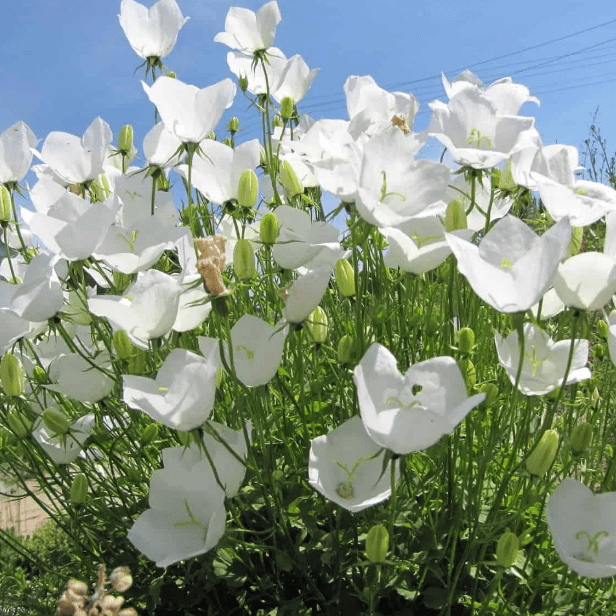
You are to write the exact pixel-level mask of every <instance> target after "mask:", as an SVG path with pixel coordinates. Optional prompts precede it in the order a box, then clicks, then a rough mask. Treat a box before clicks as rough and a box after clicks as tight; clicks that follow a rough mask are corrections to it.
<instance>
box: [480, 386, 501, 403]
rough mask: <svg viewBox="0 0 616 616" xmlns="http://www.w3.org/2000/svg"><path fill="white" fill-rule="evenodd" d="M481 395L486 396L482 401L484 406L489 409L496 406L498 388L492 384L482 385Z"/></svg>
mask: <svg viewBox="0 0 616 616" xmlns="http://www.w3.org/2000/svg"><path fill="white" fill-rule="evenodd" d="M481 393H484V394H485V395H486V398H485V400H484V401H483V404H484V406H486V407H490V406H494V405H495V404H496V402H497V400H498V394H499V391H498V387H497V386H496V385H495V384H494V383H484V384H483V385H482V386H481Z"/></svg>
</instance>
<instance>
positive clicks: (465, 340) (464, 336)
mask: <svg viewBox="0 0 616 616" xmlns="http://www.w3.org/2000/svg"><path fill="white" fill-rule="evenodd" d="M456 337H457V339H458V349H460V351H462V353H470V352H471V350H472V348H473V346H474V345H475V332H474V331H473V330H472V329H471V328H470V327H462V328H461V329H459V330H458V333H457V335H456Z"/></svg>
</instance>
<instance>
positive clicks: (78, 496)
mask: <svg viewBox="0 0 616 616" xmlns="http://www.w3.org/2000/svg"><path fill="white" fill-rule="evenodd" d="M87 498H88V480H87V478H86V476H85V475H84V474H83V473H78V474H77V475H75V478H74V479H73V483H72V484H71V503H73V505H83V503H85V502H86V499H87Z"/></svg>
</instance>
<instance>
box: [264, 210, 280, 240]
mask: <svg viewBox="0 0 616 616" xmlns="http://www.w3.org/2000/svg"><path fill="white" fill-rule="evenodd" d="M279 230H280V223H279V222H278V216H276V214H274V212H268V213H267V214H266V215H265V216H263V218H262V219H261V225H260V227H259V237H260V238H261V241H262V242H263V243H264V244H265V245H266V246H271V245H272V244H275V243H276V238H277V237H278V232H279Z"/></svg>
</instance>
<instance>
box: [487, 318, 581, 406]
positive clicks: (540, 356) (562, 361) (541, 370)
mask: <svg viewBox="0 0 616 616" xmlns="http://www.w3.org/2000/svg"><path fill="white" fill-rule="evenodd" d="M494 338H495V341H496V351H497V353H498V361H499V363H500V365H501V366H502V367H503V368H504V369H505V371H506V372H507V375H508V376H509V380H510V381H511V383H512V385H515V382H516V376H517V373H518V367H519V365H520V345H519V341H518V333H517V332H516V331H514V332H511V334H509V335H508V336H507V337H506V338H504V339H503V337H502V336H501V335H500V334H499V333H498V332H496V333H495V334H494ZM524 339H525V342H524V358H523V362H522V373H521V375H520V382H519V384H518V389H519V390H520V391H521V392H522V393H523V394H524V395H526V396H543V395H544V394H547V393H549V392H550V391H552V390H554V389H556V388H557V387H562V385H563V378H564V376H565V370H566V368H567V363H568V360H569V352H570V349H571V340H560V341H559V342H554V341H553V340H552V339H551V338H550V336H549V335H548V334H547V333H546V332H544V331H542V330H540V329H538V328H537V327H535V326H534V325H533V324H532V323H525V324H524ZM587 362H588V340H576V341H575V343H574V346H573V357H572V361H571V366H570V368H569V373H568V375H567V382H566V383H564V385H570V384H571V383H579V382H580V381H584V380H586V379H589V378H591V376H592V375H591V373H590V370H589V369H588V368H587V367H586V363H587Z"/></svg>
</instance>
